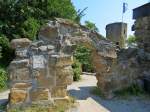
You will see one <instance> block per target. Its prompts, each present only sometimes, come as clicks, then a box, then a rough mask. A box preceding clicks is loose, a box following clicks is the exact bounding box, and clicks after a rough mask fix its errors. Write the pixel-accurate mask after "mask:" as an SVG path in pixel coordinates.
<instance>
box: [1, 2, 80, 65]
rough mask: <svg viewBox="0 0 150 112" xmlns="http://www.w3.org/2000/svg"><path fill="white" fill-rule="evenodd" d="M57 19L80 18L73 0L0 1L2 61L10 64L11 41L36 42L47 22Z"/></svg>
mask: <svg viewBox="0 0 150 112" xmlns="http://www.w3.org/2000/svg"><path fill="white" fill-rule="evenodd" d="M55 17H60V18H66V19H71V20H74V21H75V18H77V17H78V14H77V11H76V10H75V7H74V6H73V4H72V3H71V0H0V47H1V48H2V58H3V59H1V60H0V61H3V62H4V63H5V61H7V62H8V63H9V60H10V56H12V54H10V53H11V52H12V51H11V50H10V49H9V45H8V44H9V41H10V40H12V39H15V38H29V39H30V40H35V39H36V37H37V33H38V31H39V29H40V27H41V25H43V24H44V23H45V22H47V20H49V19H53V18H55Z"/></svg>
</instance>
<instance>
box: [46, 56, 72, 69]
mask: <svg viewBox="0 0 150 112" xmlns="http://www.w3.org/2000/svg"><path fill="white" fill-rule="evenodd" d="M49 62H50V63H49V65H50V66H56V67H63V66H67V65H72V63H73V57H72V56H70V55H51V57H50V59H49Z"/></svg>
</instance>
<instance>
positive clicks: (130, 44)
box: [127, 35, 137, 47]
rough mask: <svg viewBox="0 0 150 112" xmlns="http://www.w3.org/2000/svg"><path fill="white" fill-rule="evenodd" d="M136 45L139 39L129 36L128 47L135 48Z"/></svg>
mask: <svg viewBox="0 0 150 112" xmlns="http://www.w3.org/2000/svg"><path fill="white" fill-rule="evenodd" d="M136 43H137V38H136V37H135V36H134V35H129V37H128V39H127V44H128V46H130V47H132V46H135V45H136Z"/></svg>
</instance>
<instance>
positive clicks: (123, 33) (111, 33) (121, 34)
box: [106, 22, 127, 48]
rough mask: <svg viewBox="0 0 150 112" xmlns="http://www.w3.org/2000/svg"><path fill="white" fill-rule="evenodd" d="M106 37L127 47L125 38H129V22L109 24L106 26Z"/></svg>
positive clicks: (122, 46)
mask: <svg viewBox="0 0 150 112" xmlns="http://www.w3.org/2000/svg"><path fill="white" fill-rule="evenodd" d="M106 37H107V39H109V40H111V41H112V42H114V43H115V44H116V45H118V46H119V47H120V48H125V40H126V38H127V23H122V22H117V23H111V24H108V25H107V26H106Z"/></svg>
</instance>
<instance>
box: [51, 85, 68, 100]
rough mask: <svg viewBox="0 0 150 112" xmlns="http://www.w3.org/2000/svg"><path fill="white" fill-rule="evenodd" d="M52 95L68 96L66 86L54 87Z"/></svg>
mask: <svg viewBox="0 0 150 112" xmlns="http://www.w3.org/2000/svg"><path fill="white" fill-rule="evenodd" d="M51 95H52V97H65V96H67V90H66V87H57V86H56V87H54V88H52V91H51Z"/></svg>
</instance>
